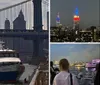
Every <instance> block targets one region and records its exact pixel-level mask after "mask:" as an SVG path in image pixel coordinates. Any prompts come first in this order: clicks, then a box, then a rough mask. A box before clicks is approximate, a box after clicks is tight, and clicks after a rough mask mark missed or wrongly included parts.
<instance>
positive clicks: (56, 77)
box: [50, 59, 100, 85]
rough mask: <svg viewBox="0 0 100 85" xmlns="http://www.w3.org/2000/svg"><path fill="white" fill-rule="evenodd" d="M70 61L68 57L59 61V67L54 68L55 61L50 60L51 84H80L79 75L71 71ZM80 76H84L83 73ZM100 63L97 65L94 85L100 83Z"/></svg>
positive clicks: (99, 84)
mask: <svg viewBox="0 0 100 85" xmlns="http://www.w3.org/2000/svg"><path fill="white" fill-rule="evenodd" d="M69 66H70V64H69V62H68V60H67V59H61V60H60V61H59V69H58V68H54V65H53V62H52V61H51V62H50V83H51V85H80V84H79V82H78V77H77V76H75V75H74V74H73V73H71V72H70V71H69ZM79 74H80V78H81V77H82V75H81V73H79ZM99 79H100V63H98V64H97V65H96V71H95V76H94V80H93V82H94V85H100V80H99ZM89 85H90V84H89Z"/></svg>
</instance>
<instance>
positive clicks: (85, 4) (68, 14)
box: [51, 0, 100, 28]
mask: <svg viewBox="0 0 100 85" xmlns="http://www.w3.org/2000/svg"><path fill="white" fill-rule="evenodd" d="M76 7H77V8H78V10H79V16H80V26H81V27H82V28H84V27H90V26H91V25H94V26H99V23H100V22H99V15H100V9H99V8H100V1H99V0H51V26H55V25H56V16H57V13H58V12H59V14H60V18H61V19H60V21H61V24H63V25H68V24H69V25H72V23H73V15H74V11H75V8H76Z"/></svg>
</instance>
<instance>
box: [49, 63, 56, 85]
mask: <svg viewBox="0 0 100 85" xmlns="http://www.w3.org/2000/svg"><path fill="white" fill-rule="evenodd" d="M50 74H51V78H50V79H51V80H50V82H51V85H52V84H53V80H54V77H55V75H56V73H55V69H54V67H53V62H52V61H51V62H50Z"/></svg>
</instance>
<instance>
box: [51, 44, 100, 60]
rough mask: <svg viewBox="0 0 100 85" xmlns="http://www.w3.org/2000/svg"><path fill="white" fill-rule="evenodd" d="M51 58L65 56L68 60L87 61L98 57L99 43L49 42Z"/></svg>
mask: <svg viewBox="0 0 100 85" xmlns="http://www.w3.org/2000/svg"><path fill="white" fill-rule="evenodd" d="M50 51H51V54H50V57H51V60H60V59H62V58H67V59H68V60H69V61H70V62H75V61H84V62H88V61H91V60H92V59H95V58H100V44H51V48H50Z"/></svg>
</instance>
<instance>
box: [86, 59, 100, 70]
mask: <svg viewBox="0 0 100 85" xmlns="http://www.w3.org/2000/svg"><path fill="white" fill-rule="evenodd" d="M98 63H100V59H93V60H92V61H91V62H88V63H86V66H85V67H86V70H87V71H88V70H91V71H95V70H96V65H97V64H98Z"/></svg>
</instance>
